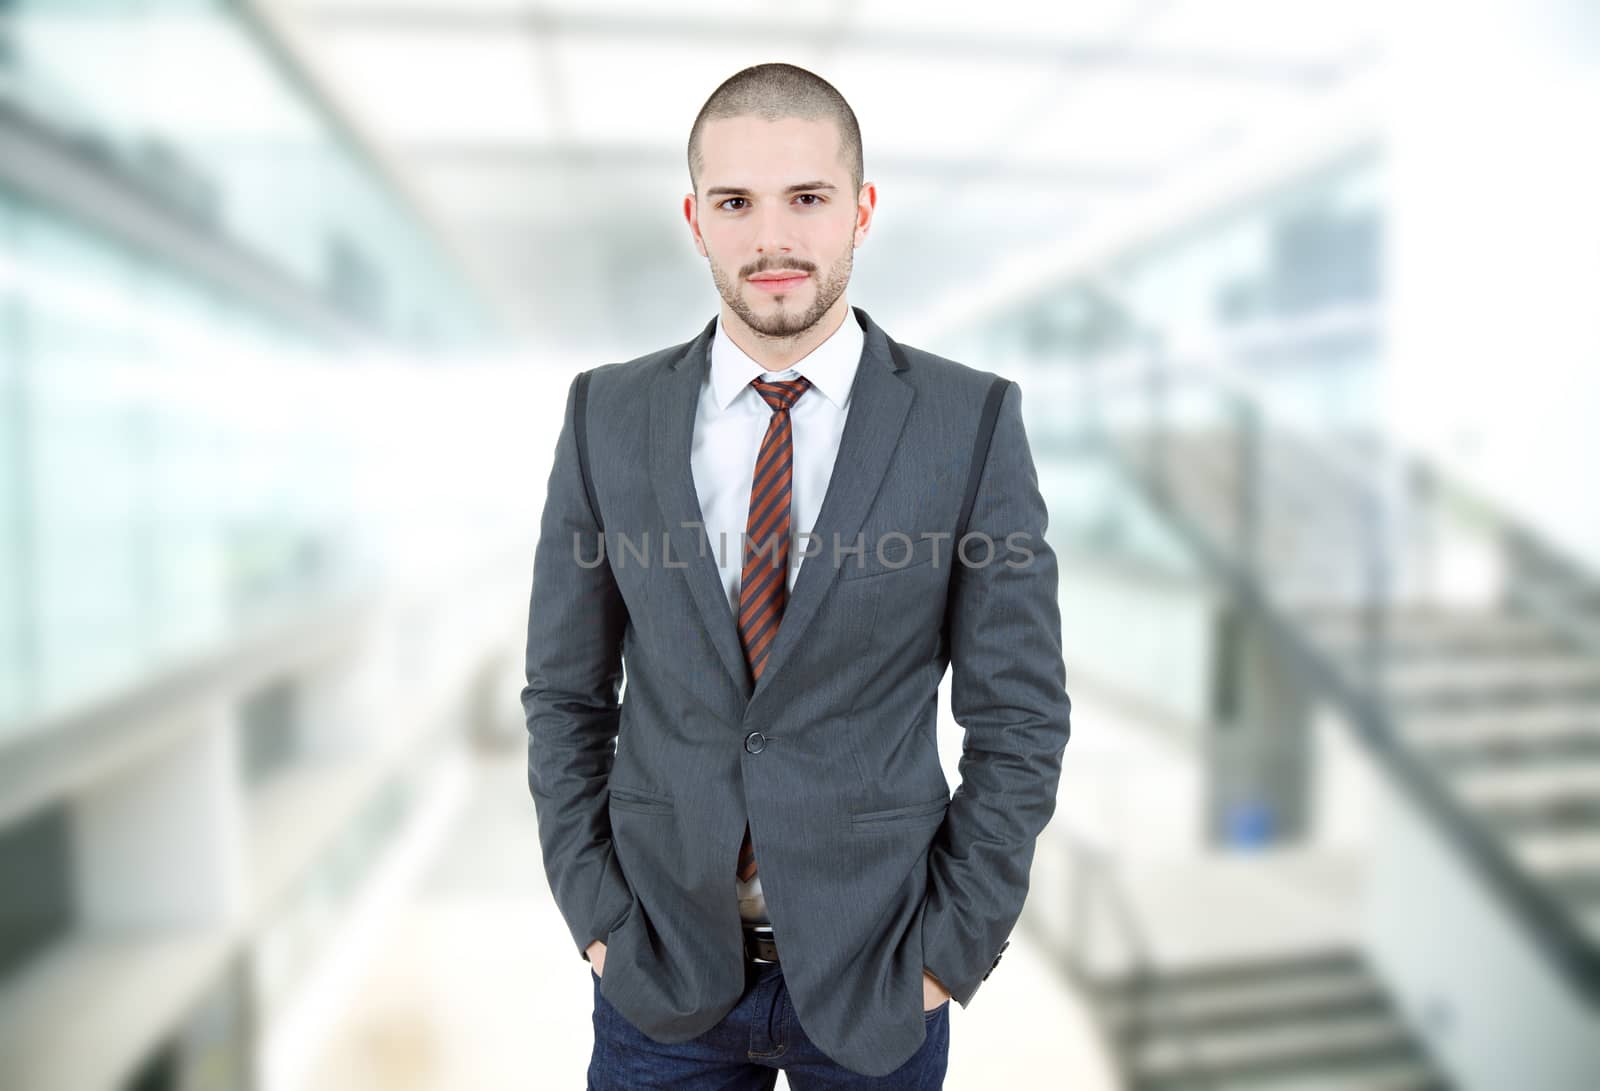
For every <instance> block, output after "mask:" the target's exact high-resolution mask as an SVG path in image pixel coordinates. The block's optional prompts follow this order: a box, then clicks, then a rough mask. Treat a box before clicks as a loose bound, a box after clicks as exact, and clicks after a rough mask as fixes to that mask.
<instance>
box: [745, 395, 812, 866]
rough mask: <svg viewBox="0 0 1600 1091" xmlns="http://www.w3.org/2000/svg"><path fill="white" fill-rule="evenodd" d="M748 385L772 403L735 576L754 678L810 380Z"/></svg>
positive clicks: (765, 648) (766, 641)
mask: <svg viewBox="0 0 1600 1091" xmlns="http://www.w3.org/2000/svg"><path fill="white" fill-rule="evenodd" d="M750 385H751V386H753V387H755V388H756V392H757V393H759V394H760V395H761V397H762V398H764V399H765V400H766V403H767V404H768V405H769V406H771V407H772V419H771V420H770V421H768V422H767V434H766V435H765V436H763V437H762V439H761V451H760V453H759V454H757V455H756V470H755V476H754V478H753V479H752V480H751V483H750V517H749V519H748V520H746V522H745V542H746V544H745V552H744V571H743V572H742V573H741V574H740V577H739V641H740V643H741V644H743V645H744V657H745V662H747V663H748V664H749V665H750V674H751V677H752V678H754V679H756V680H758V681H759V680H760V678H761V672H762V671H763V670H765V669H766V666H767V655H768V653H770V652H771V651H772V638H773V636H774V635H775V634H776V633H777V631H778V622H779V620H780V619H781V618H782V617H783V606H784V603H785V602H787V601H788V597H789V596H788V583H787V580H788V576H789V502H790V493H791V484H792V481H793V468H794V457H793V456H794V431H793V429H792V428H791V427H790V424H789V410H790V409H791V408H793V406H794V403H795V402H797V401H799V400H800V395H802V394H804V393H805V392H806V390H807V388H809V387H810V386H811V383H810V381H809V380H808V379H806V378H804V377H802V378H799V379H793V380H790V381H789V382H782V383H774V382H767V381H765V380H762V379H752V380H750ZM755 873H756V851H755V848H754V846H752V845H751V844H750V826H749V824H748V823H747V824H746V825H745V828H744V843H743V844H742V845H740V846H739V865H738V867H737V869H736V874H737V875H738V876H739V879H740V881H741V882H746V883H748V882H749V881H750V880H751V878H752V877H753V876H754V875H755Z"/></svg>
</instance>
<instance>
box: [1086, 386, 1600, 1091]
mask: <svg viewBox="0 0 1600 1091" xmlns="http://www.w3.org/2000/svg"><path fill="white" fill-rule="evenodd" d="M1188 370H1189V369H1187V368H1170V367H1169V368H1164V369H1163V368H1159V367H1148V368H1143V369H1139V370H1138V371H1137V373H1135V374H1132V375H1127V376H1124V377H1123V378H1124V379H1132V380H1133V381H1132V382H1127V383H1126V389H1125V390H1117V389H1112V390H1111V391H1108V392H1102V391H1101V390H1100V389H1099V386H1100V385H1101V384H1102V383H1104V381H1105V380H1104V377H1103V376H1101V377H1094V378H1092V379H1091V382H1092V383H1093V384H1094V385H1093V386H1092V387H1091V388H1090V389H1089V390H1088V391H1087V392H1086V393H1085V394H1084V395H1083V397H1082V399H1081V401H1082V402H1083V403H1084V404H1089V405H1091V406H1092V407H1093V408H1092V410H1091V411H1090V412H1089V413H1088V414H1087V418H1088V424H1087V431H1088V432H1089V433H1092V435H1093V437H1094V439H1095V440H1096V441H1097V442H1098V444H1099V448H1100V449H1101V450H1102V451H1104V452H1106V453H1107V455H1108V456H1109V457H1110V460H1111V462H1112V463H1113V464H1114V465H1116V466H1117V467H1118V469H1119V470H1120V472H1121V473H1122V475H1123V477H1124V478H1125V479H1126V480H1127V481H1128V482H1129V483H1130V484H1131V485H1132V486H1133V487H1134V488H1135V489H1136V490H1137V491H1138V492H1139V493H1140V494H1141V495H1142V496H1144V497H1145V498H1146V499H1147V500H1148V501H1149V502H1150V503H1151V504H1152V505H1153V506H1154V507H1155V509H1156V510H1157V511H1159V512H1160V513H1161V515H1162V516H1163V518H1164V519H1165V521H1166V522H1167V524H1168V525H1169V526H1170V527H1171V528H1172V529H1173V530H1174V531H1176V532H1177V534H1178V537H1179V538H1180V539H1182V540H1183V541H1184V543H1185V544H1186V546H1187V547H1188V548H1189V549H1190V551H1191V552H1192V553H1193V554H1194V555H1195V556H1196V558H1197V559H1199V560H1200V561H1201V562H1202V564H1203V566H1204V567H1205V568H1206V569H1207V570H1208V571H1210V572H1211V573H1212V574H1213V576H1214V577H1215V578H1216V579H1217V580H1218V582H1219V583H1220V584H1222V585H1223V586H1224V587H1227V588H1229V589H1230V590H1231V591H1232V592H1233V593H1234V595H1235V597H1236V601H1237V604H1238V607H1239V608H1240V609H1241V610H1242V611H1245V612H1248V613H1249V614H1251V616H1252V617H1253V618H1255V619H1256V620H1257V621H1259V622H1261V623H1262V624H1263V625H1265V626H1266V629H1267V631H1268V632H1270V633H1271V634H1272V635H1273V638H1274V640H1275V642H1276V643H1277V644H1278V645H1280V646H1281V648H1282V649H1283V651H1284V652H1285V656H1286V659H1287V660H1288V661H1289V662H1290V663H1292V664H1294V665H1295V667H1294V669H1296V670H1297V672H1298V673H1299V674H1300V675H1301V676H1302V677H1301V682H1302V684H1304V685H1305V686H1307V687H1308V688H1309V689H1310V690H1312V691H1314V692H1317V693H1319V694H1320V695H1321V697H1322V698H1323V699H1325V700H1328V701H1330V702H1331V703H1332V704H1333V705H1334V706H1335V707H1337V708H1339V709H1340V711H1341V712H1342V714H1343V717H1342V718H1343V719H1344V720H1346V721H1347V722H1349V723H1350V724H1352V725H1353V730H1354V731H1355V732H1356V734H1357V735H1358V736H1359V737H1360V739H1361V741H1362V742H1363V743H1365V744H1366V746H1367V748H1368V750H1369V752H1370V753H1371V754H1372V756H1373V758H1374V760H1375V761H1376V762H1377V764H1378V767H1379V768H1380V770H1382V771H1383V773H1384V775H1385V776H1386V779H1387V780H1388V781H1389V783H1390V785H1391V787H1393V788H1394V789H1396V790H1397V791H1399V792H1400V793H1402V794H1404V795H1405V796H1407V797H1408V798H1409V799H1410V800H1411V801H1412V803H1413V804H1414V805H1415V806H1416V807H1417V808H1418V809H1419V812H1420V813H1421V814H1423V815H1425V816H1426V818H1427V820H1428V821H1429V822H1431V823H1432V826H1433V828H1434V830H1435V831H1436V832H1437V833H1438V834H1439V835H1441V836H1442V838H1443V839H1444V841H1445V842H1447V843H1449V844H1451V845H1452V846H1453V847H1454V849H1455V851H1456V852H1457V854H1458V856H1459V858H1460V859H1462V860H1463V861H1465V862H1466V863H1467V864H1468V865H1469V866H1470V867H1471V868H1472V869H1473V871H1474V872H1475V874H1476V876H1477V879H1478V882H1479V886H1480V888H1481V889H1482V890H1483V892H1484V896H1485V897H1487V898H1489V899H1491V900H1492V901H1494V902H1495V903H1496V904H1497V905H1498V907H1499V911H1500V912H1501V913H1502V914H1503V915H1504V916H1505V918H1506V919H1507V920H1509V921H1511V922H1513V923H1514V926H1515V927H1516V928H1517V930H1519V931H1520V932H1522V933H1523V934H1524V935H1526V936H1527V937H1529V939H1530V941H1532V943H1533V945H1534V947H1535V948H1537V949H1538V950H1539V952H1540V953H1541V954H1542V955H1543V956H1544V959H1545V965H1546V966H1548V967H1549V969H1550V971H1551V973H1552V974H1553V975H1554V976H1557V977H1560V978H1564V979H1565V981H1566V982H1567V984H1568V985H1570V986H1572V987H1573V988H1574V989H1575V995H1577V996H1579V997H1582V998H1584V1002H1586V1003H1587V1004H1588V1005H1589V1006H1590V1007H1591V1009H1593V1008H1600V577H1597V576H1596V575H1595V574H1593V573H1590V572H1587V571H1585V570H1584V568H1583V566H1581V565H1579V564H1577V563H1575V562H1573V561H1572V560H1571V559H1570V558H1567V557H1564V556H1562V555H1561V553H1560V551H1559V550H1557V549H1556V548H1554V547H1552V546H1550V545H1549V544H1548V543H1545V542H1543V541H1541V540H1540V539H1539V538H1538V537H1537V535H1536V534H1534V533H1533V532H1532V531H1530V530H1529V529H1528V528H1526V527H1523V526H1521V525H1519V524H1518V523H1517V522H1516V520H1515V519H1514V518H1512V517H1511V516H1509V515H1508V514H1506V513H1505V512H1504V511H1503V510H1500V509H1499V508H1498V507H1497V506H1496V505H1494V504H1492V503H1489V502H1486V501H1485V500H1484V499H1483V498H1482V497H1480V496H1475V495H1472V494H1471V493H1470V492H1469V491H1468V490H1466V489H1464V488H1462V487H1461V486H1459V485H1457V484H1455V483H1452V482H1450V481H1448V480H1447V479H1446V478H1444V477H1443V476H1442V475H1441V474H1440V473H1439V472H1438V471H1437V469H1435V468H1433V467H1430V466H1427V465H1424V464H1422V463H1420V462H1419V461H1418V460H1416V459H1414V458H1410V457H1406V456H1401V455H1399V454H1397V453H1395V452H1393V451H1385V450H1384V449H1383V446H1382V444H1381V443H1378V442H1376V441H1374V440H1373V438H1372V437H1370V436H1360V435H1343V436H1339V435H1330V434H1327V433H1324V434H1321V435H1317V436H1315V437H1310V436H1308V435H1307V434H1306V433H1305V432H1304V431H1303V430H1301V431H1299V432H1295V431H1293V430H1288V429H1285V428H1283V427H1281V426H1276V427H1275V426H1274V424H1273V422H1272V421H1271V420H1270V418H1269V413H1268V409H1267V408H1266V407H1265V406H1264V405H1263V404H1262V403H1261V402H1260V401H1259V399H1258V398H1257V396H1256V395H1255V393H1254V392H1253V391H1248V390H1244V389H1242V388H1241V387H1239V386H1238V385H1237V383H1236V382H1235V381H1233V380H1231V379H1230V378H1229V377H1227V376H1226V375H1223V374H1220V373H1218V370H1217V369H1216V368H1214V367H1208V368H1198V369H1194V372H1193V374H1179V372H1186V371H1188ZM1114 386H1115V384H1113V387H1114ZM1119 398H1121V399H1122V403H1120V404H1119V403H1118V399H1119ZM1129 400H1131V401H1132V402H1134V403H1142V404H1135V405H1133V406H1131V407H1130V405H1129V404H1127V402H1128V401H1129ZM1130 408H1131V409H1132V411H1130ZM1079 442H1080V443H1081V440H1080V441H1079ZM1096 995H1097V996H1099V998H1100V1000H1101V1004H1102V1007H1103V1010H1104V1013H1105V1019H1106V1023H1107V1028H1108V1032H1109V1033H1111V1034H1112V1035H1113V1036H1114V1037H1115V1038H1116V1040H1117V1041H1118V1042H1120V1043H1121V1044H1122V1046H1123V1052H1124V1054H1125V1058H1126V1061H1127V1064H1126V1069H1127V1072H1128V1073H1129V1082H1130V1086H1131V1087H1133V1088H1134V1089H1136V1091H1140V1089H1146V1088H1149V1089H1156V1088H1160V1089H1169V1088H1172V1089H1176V1088H1191V1087H1192V1088H1200V1087H1211V1088H1235V1087H1237V1088H1312V1087H1316V1088H1340V1089H1345V1088H1349V1089H1361V1088H1369V1087H1370V1088H1397V1089H1398V1088H1413V1087H1416V1088H1422V1087H1441V1086H1444V1084H1443V1082H1442V1080H1441V1077H1440V1075H1439V1073H1438V1072H1437V1071H1435V1070H1434V1069H1433V1068H1432V1067H1431V1066H1430V1065H1429V1064H1428V1063H1427V1061H1426V1058H1425V1057H1424V1055H1423V1054H1422V1052H1421V1051H1420V1050H1419V1048H1418V1047H1417V1044H1416V1043H1415V1042H1413V1041H1411V1040H1410V1038H1409V1036H1408V1035H1407V1033H1406V1031H1405V1028H1404V1027H1403V1026H1401V1025H1400V1023H1399V1021H1398V1020H1397V1018H1396V1016H1395V1013H1394V1011H1393V1010H1392V1009H1391V1007H1390V1005H1389V1003H1388V1001H1387V999H1386V997H1385V996H1384V995H1383V992H1382V990H1381V988H1380V987H1379V984H1378V982H1377V981H1375V980H1374V979H1373V977H1372V975H1371V974H1370V973H1369V972H1368V970H1367V968H1366V967H1365V965H1364V964H1363V962H1362V960H1361V957H1360V956H1359V955H1358V954H1357V953H1355V952H1354V951H1348V950H1334V951H1314V950H1308V951H1304V952H1301V953H1299V954H1294V955H1290V956H1286V957H1277V958H1274V959H1272V960H1271V961H1268V962H1258V963H1252V964H1248V965H1247V964H1244V963H1240V962H1238V961H1234V962H1230V963H1226V964H1219V965H1215V966H1208V967H1202V968H1199V969H1194V970H1184V971H1182V972H1172V971H1168V972H1164V973H1158V974H1150V973H1147V974H1145V975H1144V976H1143V977H1138V976H1130V977H1128V978H1127V979H1125V980H1123V981H1121V982H1120V983H1118V984H1116V985H1114V986H1109V987H1105V988H1102V989H1099V990H1097V991H1096Z"/></svg>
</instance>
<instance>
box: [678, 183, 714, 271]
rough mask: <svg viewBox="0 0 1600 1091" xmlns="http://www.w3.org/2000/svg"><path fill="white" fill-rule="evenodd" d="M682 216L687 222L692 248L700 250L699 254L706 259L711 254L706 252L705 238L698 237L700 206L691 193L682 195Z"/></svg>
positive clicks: (708, 258)
mask: <svg viewBox="0 0 1600 1091" xmlns="http://www.w3.org/2000/svg"><path fill="white" fill-rule="evenodd" d="M683 218H684V219H685V220H686V221H688V224H689V236H690V238H692V239H694V248H695V249H696V250H698V251H700V256H701V257H703V258H705V259H707V260H708V261H709V260H710V258H711V255H710V254H708V253H706V244H705V240H704V239H702V238H701V237H700V206H699V203H698V202H697V201H696V200H695V196H694V194H692V193H686V194H684V195H683Z"/></svg>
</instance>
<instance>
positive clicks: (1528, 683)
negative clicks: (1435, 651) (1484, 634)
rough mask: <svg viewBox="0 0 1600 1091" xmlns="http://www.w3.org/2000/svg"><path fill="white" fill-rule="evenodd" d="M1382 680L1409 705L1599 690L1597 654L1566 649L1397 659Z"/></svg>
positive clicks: (1395, 696)
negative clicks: (1528, 653) (1414, 660)
mask: <svg viewBox="0 0 1600 1091" xmlns="http://www.w3.org/2000/svg"><path fill="white" fill-rule="evenodd" d="M1386 683H1387V686H1388V692H1389V695H1390V697H1391V699H1392V700H1394V701H1395V702H1397V703H1400V704H1402V705H1406V706H1409V707H1411V708H1415V707H1417V706H1420V705H1438V704H1452V703H1473V704H1476V703H1480V702H1484V701H1489V700H1507V699H1515V698H1517V697H1519V696H1523V695H1527V694H1539V693H1545V694H1549V693H1552V692H1566V693H1584V694H1595V695H1600V657H1596V656H1592V655H1585V654H1583V653H1579V652H1565V653H1561V654H1558V655H1557V654H1552V655H1541V656H1507V657H1504V658H1495V659H1492V660H1482V659H1478V660H1470V661H1462V660H1460V659H1452V660H1448V661H1441V662H1422V663H1406V662H1404V661H1401V662H1393V663H1390V664H1389V665H1388V670H1387V672H1386Z"/></svg>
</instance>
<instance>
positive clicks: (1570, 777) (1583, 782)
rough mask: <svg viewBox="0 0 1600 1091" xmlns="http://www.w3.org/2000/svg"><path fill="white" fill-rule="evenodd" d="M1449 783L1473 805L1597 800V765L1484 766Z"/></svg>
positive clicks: (1599, 790) (1599, 794)
mask: <svg viewBox="0 0 1600 1091" xmlns="http://www.w3.org/2000/svg"><path fill="white" fill-rule="evenodd" d="M1451 783H1452V785H1453V786H1454V787H1455V789H1456V791H1457V792H1458V793H1460V795H1461V798H1462V799H1463V800H1465V801H1466V802H1468V803H1470V804H1472V805H1473V806H1483V807H1493V806H1497V805H1501V804H1508V803H1538V802H1541V801H1551V802H1555V801H1560V800H1566V799H1572V798H1580V799H1581V798H1585V797H1587V798H1592V799H1600V764H1596V763H1591V762H1572V763H1569V764H1566V765H1555V766H1525V767H1522V768H1513V769H1496V768H1494V767H1492V766H1491V767H1487V768H1482V769H1475V770H1470V771H1468V772H1465V773H1460V774H1457V775H1456V776H1455V777H1453V778H1452V781H1451Z"/></svg>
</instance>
